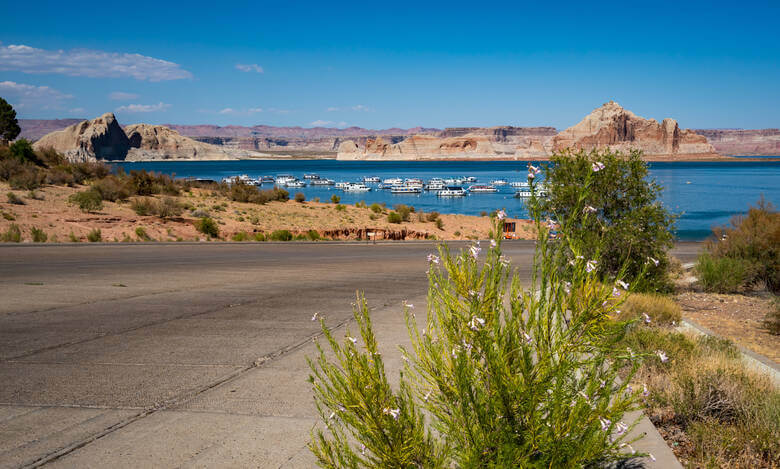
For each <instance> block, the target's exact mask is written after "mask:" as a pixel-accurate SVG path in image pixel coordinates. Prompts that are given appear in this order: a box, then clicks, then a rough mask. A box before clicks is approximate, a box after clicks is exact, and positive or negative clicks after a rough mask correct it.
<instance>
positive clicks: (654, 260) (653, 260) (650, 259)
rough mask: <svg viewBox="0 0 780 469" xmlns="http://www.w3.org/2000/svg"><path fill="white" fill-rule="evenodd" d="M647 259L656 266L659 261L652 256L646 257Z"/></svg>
mask: <svg viewBox="0 0 780 469" xmlns="http://www.w3.org/2000/svg"><path fill="white" fill-rule="evenodd" d="M647 259H648V260H649V261H650V262H652V263H653V264H655V266H656V267H658V263H659V261H658V259H653V258H652V257H648V258H647Z"/></svg>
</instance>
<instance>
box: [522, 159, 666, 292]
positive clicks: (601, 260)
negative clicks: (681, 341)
mask: <svg viewBox="0 0 780 469" xmlns="http://www.w3.org/2000/svg"><path fill="white" fill-rule="evenodd" d="M543 169H544V176H545V185H546V186H547V192H548V193H549V197H548V198H547V199H545V200H539V199H538V198H532V199H531V201H530V204H538V205H539V206H540V208H541V210H542V218H543V219H550V220H554V221H556V222H557V224H558V231H559V233H560V234H562V233H564V232H565V233H566V236H565V237H566V238H567V239H570V240H572V241H573V246H572V249H570V251H571V252H570V253H569V254H568V255H567V258H565V259H563V264H562V265H563V267H564V268H566V266H567V265H568V261H570V260H573V259H574V257H575V254H574V253H573V251H574V250H576V251H577V254H576V255H580V256H583V257H585V258H587V259H593V260H596V261H597V263H596V269H597V270H598V272H599V274H600V275H601V276H602V277H603V278H615V277H620V276H627V277H629V278H638V281H636V282H635V284H634V285H632V288H633V289H634V290H637V291H670V290H671V287H672V283H671V280H670V278H669V275H668V273H667V268H668V264H669V260H668V255H667V251H668V249H670V248H671V247H672V246H673V240H674V238H673V235H672V230H673V229H674V218H673V217H672V215H670V214H669V212H668V211H667V210H666V208H664V206H663V205H662V204H661V201H660V195H661V191H662V187H661V186H659V185H658V184H656V183H655V182H654V181H652V180H649V179H648V164H647V163H646V162H644V161H643V160H642V153H641V152H640V151H631V153H630V154H622V153H619V152H612V151H610V150H604V151H592V152H585V151H579V152H576V153H573V152H571V151H568V150H565V151H563V152H560V153H555V154H554V155H553V156H552V158H551V164H548V165H545V166H544V168H543ZM529 172H530V173H534V174H535V173H536V171H535V168H533V167H531V169H530V170H529ZM535 181H536V179H535V178H532V184H531V187H532V191H534V192H535V191H536V183H535ZM581 186H584V187H586V188H587V190H588V192H587V194H586V195H585V198H583V199H580V198H579V195H580V194H581V192H580V187H581ZM561 238H562V239H563V237H561Z"/></svg>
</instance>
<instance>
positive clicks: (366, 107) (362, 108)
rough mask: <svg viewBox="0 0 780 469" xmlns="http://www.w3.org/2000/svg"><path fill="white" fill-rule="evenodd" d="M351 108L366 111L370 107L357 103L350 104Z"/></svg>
mask: <svg viewBox="0 0 780 469" xmlns="http://www.w3.org/2000/svg"><path fill="white" fill-rule="evenodd" d="M352 110H353V111H365V112H368V111H370V110H371V108H370V107H368V106H363V105H362V104H357V105H355V106H352Z"/></svg>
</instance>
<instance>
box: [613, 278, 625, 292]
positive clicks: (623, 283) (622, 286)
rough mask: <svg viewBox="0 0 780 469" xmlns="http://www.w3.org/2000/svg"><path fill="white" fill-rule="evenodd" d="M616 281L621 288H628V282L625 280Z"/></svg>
mask: <svg viewBox="0 0 780 469" xmlns="http://www.w3.org/2000/svg"><path fill="white" fill-rule="evenodd" d="M615 283H616V284H617V285H618V286H619V287H620V288H622V289H623V290H628V284H627V283H626V282H624V281H622V280H618V281H617V282H615Z"/></svg>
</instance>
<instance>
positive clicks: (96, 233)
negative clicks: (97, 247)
mask: <svg viewBox="0 0 780 469" xmlns="http://www.w3.org/2000/svg"><path fill="white" fill-rule="evenodd" d="M102 240H103V233H101V232H100V229H99V228H95V229H93V230H91V231H90V232H89V233H87V241H89V242H90V243H97V242H98V241H102Z"/></svg>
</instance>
